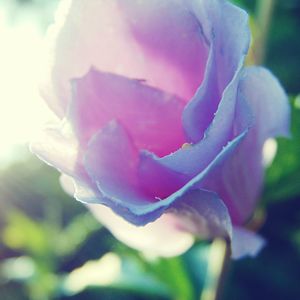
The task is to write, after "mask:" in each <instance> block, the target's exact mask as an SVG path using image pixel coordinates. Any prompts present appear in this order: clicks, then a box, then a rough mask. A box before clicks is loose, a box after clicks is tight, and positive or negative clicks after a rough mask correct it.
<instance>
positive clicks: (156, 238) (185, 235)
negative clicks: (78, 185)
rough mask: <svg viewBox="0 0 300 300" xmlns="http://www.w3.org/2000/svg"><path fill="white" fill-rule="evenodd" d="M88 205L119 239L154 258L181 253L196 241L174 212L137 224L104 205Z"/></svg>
mask: <svg viewBox="0 0 300 300" xmlns="http://www.w3.org/2000/svg"><path fill="white" fill-rule="evenodd" d="M87 207H88V208H89V209H90V210H91V211H92V213H93V214H94V216H95V217H96V218H97V219H98V220H99V221H100V223H102V224H103V225H105V226H106V227H107V228H108V229H109V230H110V231H111V233H112V234H113V235H114V236H115V237H116V238H117V239H118V240H120V241H122V242H123V243H125V244H127V245H128V246H130V247H133V248H135V249H138V250H140V251H143V252H145V253H146V254H150V255H151V256H152V257H153V256H156V255H158V256H164V257H169V256H175V255H180V254H181V253H183V252H185V251H186V250H187V249H188V248H190V247H191V246H192V244H193V242H194V238H193V236H192V234H191V233H189V232H187V231H184V230H182V229H181V228H180V226H181V225H180V224H181V221H180V219H178V218H177V217H176V216H175V215H174V214H170V213H167V214H164V215H162V216H161V217H159V218H158V219H156V220H155V221H154V222H153V223H149V224H147V225H145V226H142V227H137V226H134V225H132V224H130V223H128V222H126V221H125V220H124V219H123V218H122V217H120V216H118V215H116V214H115V213H114V212H112V211H111V209H109V208H107V207H105V206H103V205H96V204H93V205H91V204H89V205H87Z"/></svg>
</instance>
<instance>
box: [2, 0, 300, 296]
mask: <svg viewBox="0 0 300 300" xmlns="http://www.w3.org/2000/svg"><path fill="white" fill-rule="evenodd" d="M58 2H59V1H58V0H0V299H1V300H10V299H13V300H26V299H29V300H48V299H66V300H67V299H70V300H75V299H81V300H85V299H88V300H93V299H125V300H126V299H158V300H160V299H162V300H163V299H166V300H167V299H177V300H193V299H197V298H198V297H199V294H200V293H201V290H202V289H203V286H204V285H205V278H206V277H207V268H208V263H207V262H208V257H209V253H210V250H211V248H210V247H211V246H210V245H209V244H208V243H198V244H197V245H195V246H194V247H193V248H192V249H191V250H189V251H188V252H187V253H186V254H184V255H183V256H181V257H177V258H172V259H169V260H166V259H155V258H153V257H145V256H143V255H142V254H140V253H138V252H136V251H134V250H132V249H129V248H127V247H126V246H124V245H122V244H120V243H119V242H117V241H116V240H115V239H114V238H113V236H111V234H110V233H109V232H108V231H107V230H106V229H105V228H103V227H101V225H100V224H99V223H97V222H96V221H95V220H94V218H93V217H92V215H90V214H89V213H88V212H87V210H86V209H85V207H84V206H83V205H82V204H80V203H78V202H76V201H75V200H73V199H71V198H70V197H68V196H67V195H66V194H65V193H64V192H63V191H62V189H61V187H60V185H59V174H58V173H57V172H56V171H55V170H53V169H51V168H50V167H48V166H47V165H45V164H44V163H42V162H41V161H39V160H38V159H37V158H36V157H34V156H33V155H32V154H30V152H29V151H28V146H27V143H28V141H29V140H30V139H32V138H34V136H35V135H36V133H37V132H36V131H37V129H38V128H39V127H40V126H42V124H43V122H45V121H46V120H47V119H48V118H49V117H50V112H49V110H48V109H47V108H46V106H45V104H44V102H43V101H42V100H41V99H40V97H39V94H38V90H37V83H38V80H39V74H40V73H39V72H40V66H41V63H40V62H41V61H42V60H43V47H44V46H43V36H44V34H45V32H46V29H47V26H48V25H49V24H51V23H52V22H53V18H54V11H55V8H56V6H57V4H58ZM234 2H235V3H237V4H238V5H240V6H241V7H244V8H245V9H246V10H247V11H248V12H249V13H250V15H251V20H250V23H251V27H252V32H253V44H254V45H255V43H260V44H261V45H262V47H261V49H262V51H260V52H259V53H250V56H249V58H248V61H249V62H250V63H251V62H253V60H254V59H255V60H256V62H262V63H263V64H264V65H266V66H267V67H268V68H270V69H271V70H272V71H273V73H275V74H276V76H277V77H279V79H280V81H281V82H282V84H283V85H284V87H285V88H286V90H287V92H288V94H289V96H290V102H291V106H292V131H293V137H292V139H290V140H286V139H281V140H278V151H277V156H276V158H275V160H274V162H273V164H272V165H271V166H270V167H269V168H268V170H267V173H266V180H265V188H264V191H263V194H262V196H261V205H260V208H259V210H258V214H257V215H258V219H259V223H260V226H261V228H260V233H261V235H262V236H263V237H265V238H266V240H267V241H268V243H267V246H266V247H265V248H264V250H263V251H262V252H261V253H260V254H259V255H258V257H257V258H255V259H250V258H246V259H243V260H240V261H234V262H232V264H231V265H230V267H229V270H228V276H227V277H226V281H225V286H224V290H223V297H222V299H226V300H227V299H228V300H234V299H239V300H240V299H243V300H248V299H249V300H250V299H272V300H276V299H285V300H287V299H288V300H289V299H291V300H296V299H299V297H300V284H299V280H300V95H298V94H299V93H300V72H299V69H300V38H299V31H300V0H277V1H272V0H271V1H270V0H261V1H255V0H239V1H234ZM267 2H274V3H275V6H274V9H273V11H272V14H268V11H267V12H266V11H264V9H265V8H264V5H266V3H267ZM269 12H270V11H269ZM268 15H269V16H270V18H269V19H268ZM268 20H270V22H268ZM269 25H270V26H269Z"/></svg>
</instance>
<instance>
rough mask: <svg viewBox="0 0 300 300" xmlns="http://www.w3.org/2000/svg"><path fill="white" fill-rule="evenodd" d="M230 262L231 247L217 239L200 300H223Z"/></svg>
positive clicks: (213, 246) (210, 255)
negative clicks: (222, 295) (222, 294)
mask: <svg viewBox="0 0 300 300" xmlns="http://www.w3.org/2000/svg"><path fill="white" fill-rule="evenodd" d="M229 262H230V245H229V243H228V242H227V241H225V240H222V239H215V240H214V241H213V243H212V245H211V249H210V254H209V259H208V267H207V275H206V279H205V283H204V288H203V291H202V294H201V297H200V300H218V299H221V293H222V290H223V286H224V279H225V274H226V271H227V267H228V264H229Z"/></svg>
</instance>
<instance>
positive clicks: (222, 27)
mask: <svg viewBox="0 0 300 300" xmlns="http://www.w3.org/2000/svg"><path fill="white" fill-rule="evenodd" d="M188 2H191V3H192V4H191V5H192V7H193V12H194V14H195V15H196V16H197V17H198V19H199V22H201V24H202V26H203V30H204V33H205V35H206V37H207V39H208V40H209V41H210V53H209V59H208V64H207V69H206V74H205V79H204V81H203V83H202V85H201V87H200V89H199V90H198V92H197V93H196V95H195V96H194V98H193V99H192V100H191V101H190V102H189V104H188V105H187V107H186V108H185V111H184V114H183V120H184V128H185V131H186V134H187V136H188V138H189V141H190V142H193V143H196V142H198V141H199V140H200V139H201V138H202V137H203V136H205V135H204V133H205V131H206V130H207V127H208V125H209V124H210V123H211V122H212V121H213V119H214V114H215V113H216V111H217V108H218V105H219V103H220V101H221V98H222V95H223V93H224V91H225V89H226V87H227V86H228V84H229V83H230V82H231V81H232V80H233V78H234V76H235V74H236V73H237V72H238V71H239V70H240V69H241V67H242V64H243V61H244V58H245V55H246V54H247V52H248V48H249V42H250V32H249V26H248V15H247V13H246V12H245V11H243V10H241V9H240V8H238V7H236V6H234V5H232V4H230V3H229V2H227V1H221V0H209V1H188ZM227 113H229V112H227Z"/></svg>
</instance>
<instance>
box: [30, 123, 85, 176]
mask: <svg viewBox="0 0 300 300" xmlns="http://www.w3.org/2000/svg"><path fill="white" fill-rule="evenodd" d="M63 127H64V126H61V127H48V128H46V129H44V130H43V131H42V132H41V134H40V136H39V137H38V138H37V139H36V140H35V141H33V142H32V143H31V145H30V150H31V151H32V152H33V153H35V154H36V155H37V156H38V157H39V158H40V159H41V160H43V161H45V162H46V163H47V164H49V165H51V166H53V167H55V168H57V169H58V170H59V171H60V172H63V173H65V174H68V175H70V176H75V173H76V172H77V171H79V169H81V167H79V166H78V156H79V151H80V150H79V145H78V142H77V141H76V139H75V138H74V136H72V135H70V134H69V133H66V132H64V131H65V130H64V129H63ZM81 170H82V169H81Z"/></svg>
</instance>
